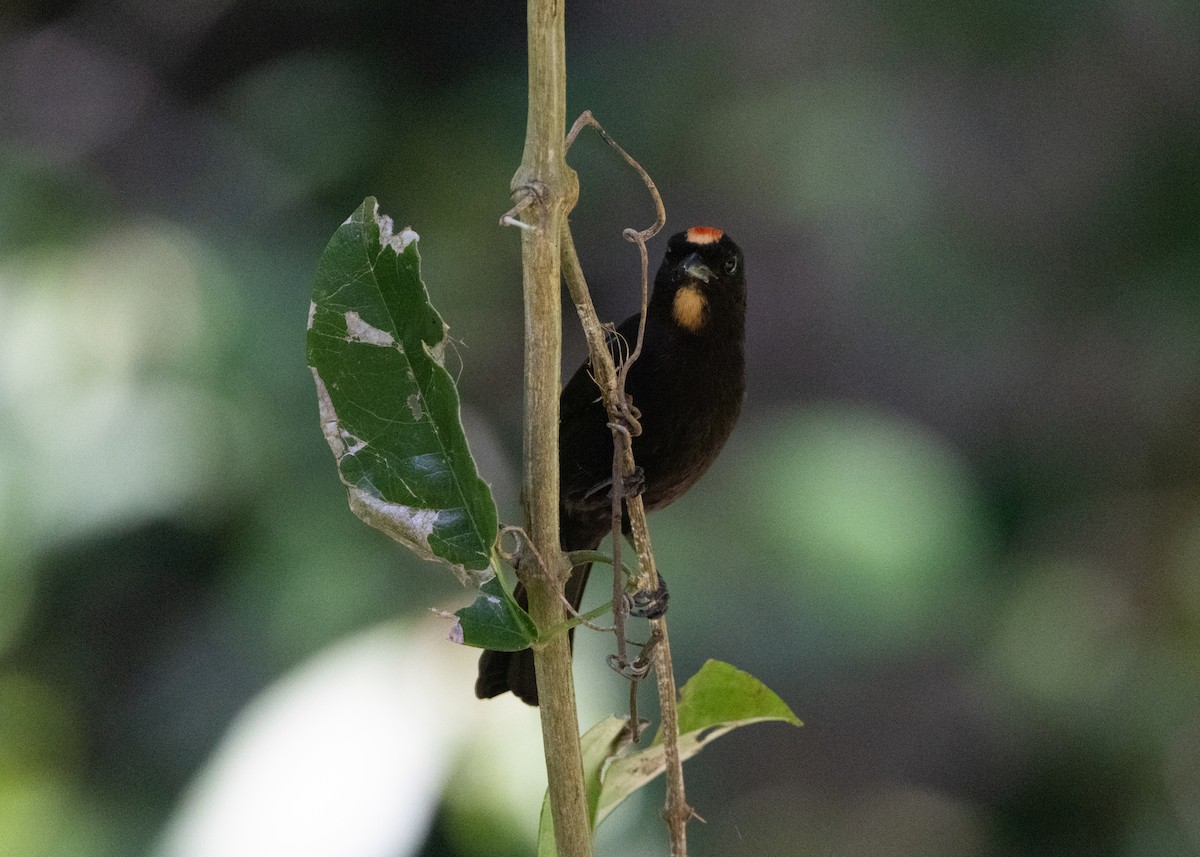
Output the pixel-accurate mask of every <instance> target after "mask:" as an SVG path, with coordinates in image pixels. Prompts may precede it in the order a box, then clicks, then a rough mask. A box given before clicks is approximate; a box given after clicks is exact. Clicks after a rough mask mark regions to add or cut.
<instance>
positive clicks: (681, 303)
mask: <svg viewBox="0 0 1200 857" xmlns="http://www.w3.org/2000/svg"><path fill="white" fill-rule="evenodd" d="M707 310H708V299H707V298H705V297H704V294H703V293H702V292H701V291H700V289H698V288H697V287H696V286H691V285H688V286H681V287H680V288H679V291H677V292H676V293H675V303H674V305H673V306H672V307H671V313H672V315H674V316H675V321H676V323H678V324H679V326H680V327H682V328H683V329H684V330H689V331H691V332H692V333H697V332H699V330H700V328H702V327H704V314H705V312H706V311H707Z"/></svg>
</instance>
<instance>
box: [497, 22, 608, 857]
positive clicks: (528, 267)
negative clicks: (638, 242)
mask: <svg viewBox="0 0 1200 857" xmlns="http://www.w3.org/2000/svg"><path fill="white" fill-rule="evenodd" d="M526 14H527V27H528V32H529V114H528V121H527V125H526V131H525V152H524V155H523V157H522V159H521V165H520V167H519V168H518V169H517V172H516V175H515V176H513V181H512V190H513V194H514V196H515V197H516V198H517V200H518V208H523V211H521V214H522V217H523V219H524V221H525V222H526V223H528V224H529V225H530V226H532V227H533V228H532V229H522V230H521V260H522V265H523V277H522V280H523V284H524V295H525V399H524V402H525V412H524V427H525V433H524V467H523V472H522V497H523V498H524V503H525V512H526V517H527V519H528V526H527V528H526V531H527V532H528V533H529V536H530V539H531V540H532V542H533V545H534V547H535V548H536V551H537V553H538V554H540V556H541V557H542V559H543V561H544V563H545V566H544V567H542V566H539V564H538V563H537V562H529V563H526V568H523V569H522V582H523V583H524V584H525V589H526V591H527V592H528V595H529V614H530V616H531V617H532V618H533V621H534V622H535V623H536V625H537V627H538V628H539V629H541V630H544V629H547V628H552V627H554V626H555V625H557V624H559V623H561V622H562V621H563V620H564V619H565V611H564V608H563V598H562V594H563V585H564V583H565V582H566V578H567V576H568V575H569V574H570V570H571V567H570V564H569V563H568V562H567V561H566V560H565V558H564V557H563V555H562V551H561V550H560V547H559V534H558V395H559V386H560V381H561V378H560V374H561V363H562V311H561V303H560V295H561V271H560V267H559V232H560V228H561V224H562V223H563V222H564V221H565V219H566V213H567V212H568V211H570V209H571V208H572V207H573V206H574V204H575V200H576V198H577V196H578V187H579V185H578V180H577V179H576V177H575V173H574V171H573V170H571V169H570V168H569V167H568V166H567V165H566V161H565V159H564V157H563V153H564V147H563V129H564V127H565V125H566V59H565V39H564V27H563V2H562V0H528V5H527V13H526ZM531 200H532V201H531ZM534 665H535V670H536V673H537V683H538V695H539V700H540V703H541V704H540V711H541V718H542V744H543V747H544V750H545V755H546V775H547V779H548V782H549V791H550V809H551V814H552V817H553V820H554V839H555V845H556V847H557V850H558V855H559V857H591V854H592V837H591V827H590V824H589V821H588V810H587V796H586V792H585V791H584V781H583V759H582V756H581V754H580V750H579V717H578V715H577V713H576V710H575V686H574V681H573V676H572V673H571V649H570V644H569V643H568V640H567V636H566V635H565V634H560V635H558V636H556V637H554V638H553V639H552V640H550V641H549V642H547V643H546V644H545V645H544V646H541V647H537V648H535V650H534Z"/></svg>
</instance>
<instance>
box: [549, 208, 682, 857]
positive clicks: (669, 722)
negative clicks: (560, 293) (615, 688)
mask: <svg viewBox="0 0 1200 857" xmlns="http://www.w3.org/2000/svg"><path fill="white" fill-rule="evenodd" d="M651 187H652V185H651ZM660 217H661V208H660ZM562 232H563V235H562V256H563V275H564V278H565V279H566V282H567V290H568V291H569V292H570V294H571V300H572V301H573V302H574V304H575V310H576V312H578V314H579V320H580V322H581V324H582V325H583V331H584V335H585V336H586V338H587V343H588V357H589V359H590V361H591V364H592V375H593V376H594V377H595V379H596V385H597V386H598V387H599V388H600V394H601V397H602V398H603V400H604V405H605V407H606V408H607V409H608V413H609V419H610V420H613V421H614V422H617V421H619V420H620V418H621V417H620V413H621V407H622V403H621V402H620V395H621V394H620V389H619V385H618V383H617V370H616V366H615V365H614V363H613V359H612V355H611V354H610V353H609V350H608V344H607V341H606V338H605V332H604V327H603V325H601V324H600V319H599V318H598V317H597V315H596V309H595V307H594V306H593V305H592V298H591V294H590V293H589V291H588V287H587V281H586V280H585V279H584V276H583V268H582V267H581V266H580V264H579V255H578V254H577V253H576V251H575V242H574V240H573V239H572V237H571V230H570V227H569V226H567V225H566V223H565V222H564V224H563V227H562ZM645 311H646V308H645V305H644V299H643V307H642V312H643V313H645ZM635 404H636V403H635ZM622 437H623V436H622V435H621V433H620V432H614V433H613V443H614V444H616V448H617V453H618V457H619V459H620V465H621V470H622V471H623V475H624V476H626V477H628V476H629V475H631V474H632V473H633V472H634V460H633V449H632V447H631V445H630V443H629V440H628V437H624V442H622V441H621V440H620V438H622ZM625 507H626V511H627V512H628V514H629V530H630V535H631V537H632V539H633V546H634V548H635V549H636V550H637V554H638V564H639V566H640V571H641V576H640V577H639V587H641V588H643V589H646V590H648V591H650V592H653V591H655V590H656V589H657V588H658V569H657V566H656V565H655V562H654V552H653V550H652V548H651V546H650V531H649V529H647V527H646V508H645V505H644V504H643V503H642V498H641V497H640V496H637V495H635V496H631V497H626V498H625ZM614 538H615V537H614ZM614 609H615V608H614ZM650 626H651V629H652V631H653V633H654V638H655V639H656V641H657V642H656V644H655V645H654V647H653V650H652V652H651V656H652V657H653V659H654V676H655V684H656V685H657V687H658V701H659V709H660V716H661V717H662V735H663V748H664V754H665V757H666V779H667V805H666V807H664V809H663V818H664V820H665V821H666V823H667V831H668V833H669V834H670V838H671V857H687V822H688V820H689V819H691V817H692V815H693V811H692V807H691V806H690V805H689V804H688V802H687V795H686V793H685V791H684V784H683V760H682V759H681V758H680V756H679V711H678V700H679V695H678V693H677V691H676V689H675V673H674V668H673V667H672V665H671V644H670V640H669V639H668V637H667V619H666V617H665V616H662V617H659V618H657V619H653V620H651V622H650Z"/></svg>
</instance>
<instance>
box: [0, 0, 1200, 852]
mask: <svg viewBox="0 0 1200 857" xmlns="http://www.w3.org/2000/svg"><path fill="white" fill-rule="evenodd" d="M567 32H568V62H569V72H568V78H569V91H570V104H569V111H570V112H571V114H572V115H574V114H575V113H578V112H579V111H581V110H583V109H584V108H590V109H592V110H593V111H594V112H595V113H596V115H597V116H598V117H599V118H600V119H601V121H603V122H604V123H605V124H606V126H607V128H608V129H609V130H610V131H611V132H612V133H613V134H614V135H615V136H616V137H617V138H618V139H619V140H620V141H621V142H622V143H623V144H624V145H625V146H626V147H627V148H628V149H629V150H630V151H631V152H632V153H633V154H634V155H635V156H636V157H638V158H639V159H640V160H641V161H642V163H643V164H644V165H645V166H646V167H647V169H648V170H649V171H650V173H651V174H652V175H653V177H654V179H655V180H656V182H657V184H658V187H659V188H660V189H661V190H662V193H663V196H664V198H665V200H666V204H667V211H668V217H669V223H668V230H667V233H666V234H669V233H670V232H674V231H677V230H679V229H682V228H685V227H687V226H690V225H693V224H711V225H716V226H720V227H722V228H724V229H726V230H727V231H728V232H729V233H730V234H731V235H733V236H734V238H735V239H736V240H737V241H738V242H739V243H740V244H741V245H742V247H743V248H744V249H745V252H746V257H747V260H748V266H749V267H748V275H749V281H750V318H749V337H748V357H749V366H750V368H749V375H750V385H749V397H748V401H747V406H746V410H745V413H744V416H743V418H742V422H741V424H740V425H739V427H738V430H737V431H736V432H735V434H734V437H733V439H732V440H731V442H730V444H729V446H728V447H727V449H726V452H725V453H724V454H723V456H722V458H721V460H720V461H719V462H718V463H717V465H716V466H715V467H714V469H713V470H712V471H711V472H710V474H709V475H708V476H707V477H706V479H705V480H704V481H703V482H702V483H701V484H700V485H699V486H698V487H697V488H696V489H695V490H694V491H693V492H692V493H691V494H690V495H689V496H688V497H687V498H686V499H685V500H683V501H681V502H679V503H678V504H676V505H675V506H674V507H672V508H671V509H670V510H669V511H666V512H663V513H660V514H659V515H657V516H656V517H655V518H654V519H653V520H652V531H653V533H654V536H655V540H656V546H657V548H658V552H659V559H660V563H661V566H662V567H663V569H664V571H665V573H666V575H667V577H668V578H669V579H670V581H671V589H672V596H673V598H672V605H673V607H672V620H673V621H672V636H673V638H674V653H675V660H676V664H677V668H678V670H679V673H680V676H681V678H682V677H686V676H688V675H690V674H692V673H693V672H694V671H695V670H696V669H697V668H698V667H699V665H700V664H701V663H702V662H703V661H704V660H705V659H706V658H709V657H716V658H720V659H722V660H726V661H729V662H731V663H733V664H735V665H737V666H739V667H742V668H743V669H746V670H749V671H750V672H752V673H754V674H755V675H757V676H758V677H760V678H761V679H763V680H764V681H765V682H766V683H767V684H768V685H770V686H771V687H772V688H773V689H775V690H776V691H777V692H779V694H780V695H781V696H782V697H783V698H784V699H785V700H787V702H788V703H789V704H790V705H791V706H792V708H793V709H794V710H795V711H796V713H797V714H798V715H799V716H800V717H801V718H802V719H803V720H804V721H805V723H806V726H805V728H804V729H803V730H800V731H796V730H793V729H789V728H785V727H783V726H778V725H774V726H762V727H756V728H754V729H749V730H744V731H741V732H736V733H734V734H733V735H731V736H729V737H728V738H726V739H723V740H722V741H721V742H718V743H717V744H716V745H714V746H713V747H712V748H711V749H710V750H708V751H707V752H706V753H705V754H704V755H702V756H700V757H699V758H698V759H696V760H695V761H693V762H691V763H689V779H688V789H689V798H690V799H691V801H692V802H693V803H694V804H695V805H696V806H697V808H698V810H699V812H700V813H701V815H703V816H704V817H705V818H706V819H707V824H704V825H700V824H697V825H693V826H692V828H691V843H692V849H693V854H695V855H696V857H705V855H717V854H720V855H735V857H736V855H810V854H811V855H862V854H873V855H901V857H903V855H923V857H930V855H932V857H937V855H947V857H949V855H956V857H958V855H968V857H969V855H1013V857H1016V855H1039V856H1040V855H1055V857H1063V856H1064V855H1067V857H1070V855H1081V857H1082V855H1088V857H1097V855H1100V856H1101V857H1103V855H1113V857H1161V855H1187V854H1200V714H1198V713H1197V712H1198V710H1200V52H1198V51H1197V50H1196V45H1197V44H1198V43H1200V5H1197V4H1195V3H1192V2H1179V0H1150V2H1131V1H1130V0H1110V1H1109V2H1091V3H1085V2H1074V0H1054V2H1045V3H1033V2H1027V0H999V2H989V3H980V2H944V0H930V2H915V0H907V2H905V0H900V1H899V2H897V1H896V0H893V2H882V3H863V2H850V3H837V2H832V0H814V2H802V3H793V2H787V0H750V2H747V3H743V4H740V5H738V6H737V7H736V8H734V7H733V6H732V5H731V4H723V3H715V2H699V3H697V2H688V3H678V2H672V3H656V2H605V3H601V2H594V0H593V2H584V1H583V0H571V2H568V3H567ZM524 61H525V57H524V10H523V6H521V5H520V4H518V3H515V2H506V3H491V4H482V3H480V4H475V3H467V4H453V3H435V2H427V3H415V4H395V5H394V7H392V8H388V7H387V5H386V4H385V5H384V6H383V7H381V6H380V5H379V4H375V3H364V2H359V0H345V2H342V3H338V4H332V3H324V2H314V0H290V2H282V0H260V2H240V3H239V2H234V0H163V2H151V0H120V2H95V0H93V2H79V3H61V2H26V0H9V2H7V3H5V4H4V5H3V7H2V8H0V319H3V324H4V328H5V332H4V335H3V336H2V337H0V416H2V418H0V854H3V855H9V854H11V855H20V857H42V855H66V854H70V855H78V856H79V857H116V855H121V857H124V855H130V854H154V855H164V857H236V855H241V854H246V855H251V854H253V855H260V856H261V855H276V854H279V855H283V854H287V855H313V857H319V855H325V854H328V855H338V857H406V856H407V855H426V857H433V855H455V857H473V855H501V857H504V856H505V855H510V854H511V855H518V854H522V855H523V854H529V853H531V849H532V845H531V842H532V836H533V826H534V824H535V823H536V812H537V806H538V803H539V801H540V798H541V792H540V789H541V786H540V785H539V779H538V778H539V777H540V776H542V777H544V775H543V774H541V773H540V767H541V761H540V758H539V752H540V742H539V738H538V734H537V720H536V714H535V713H534V712H533V711H532V710H530V709H526V708H525V707H524V706H521V705H520V704H519V703H516V702H512V701H511V700H503V701H499V700H498V701H495V702H489V703H481V702H477V701H475V699H474V698H473V696H472V692H471V684H472V680H473V670H474V662H475V657H474V653H472V652H471V651H468V650H464V649H461V648H457V647H454V646H452V645H451V644H449V643H447V642H445V641H444V634H445V632H446V631H447V630H448V627H447V623H446V622H444V621H443V620H441V619H438V618H436V617H434V616H432V615H431V614H430V612H429V608H431V607H436V608H439V609H454V608H456V607H457V606H461V605H462V604H465V603H467V601H468V600H469V599H470V593H468V592H466V591H464V590H463V589H461V588H460V587H459V586H458V584H457V583H456V582H455V581H454V580H453V578H452V577H451V576H450V575H448V574H446V573H445V572H444V571H443V570H442V569H439V568H437V567H434V566H432V565H426V564H423V563H421V562H419V561H418V560H416V559H414V558H413V557H411V556H410V555H408V554H407V553H406V552H405V551H404V550H403V549H401V548H400V547H399V546H397V545H395V544H393V543H391V542H389V541H388V540H387V539H386V538H384V537H383V536H381V535H379V534H378V533H376V532H374V531H372V530H370V529H368V528H366V527H365V526H363V525H361V524H360V523H359V522H358V521H357V520H356V519H355V518H354V517H353V516H352V515H351V514H350V512H349V511H348V510H347V508H346V502H345V495H344V492H343V490H342V488H341V486H340V485H339V484H338V481H337V479H336V475H335V469H334V465H333V460H332V457H331V455H330V453H329V450H328V448H327V447H326V446H325V443H324V441H323V439H322V437H321V433H320V430H319V427H318V424H317V409H316V402H315V396H314V391H313V385H312V380H311V377H310V375H309V372H308V370H307V369H306V368H305V365H304V324H305V317H306V313H307V310H308V294H309V289H310V278H311V275H312V272H313V270H314V266H315V262H316V259H317V257H318V255H319V253H320V251H321V249H322V248H323V246H324V244H325V242H326V241H327V240H328V238H329V236H330V235H331V234H332V233H333V230H334V229H335V228H336V227H337V225H338V224H339V223H340V222H341V221H342V220H343V219H345V217H346V216H347V215H348V214H349V213H350V212H351V211H353V210H354V208H355V207H356V206H357V205H358V204H359V203H360V202H361V200H362V198H363V197H364V196H367V195H368V194H373V195H377V196H378V197H379V198H380V201H381V207H382V210H383V211H384V212H386V213H388V214H391V215H392V216H393V217H394V218H395V219H396V220H397V225H398V226H399V225H405V224H410V225H412V227H413V228H415V229H416V230H417V231H418V232H419V233H420V234H421V236H422V242H421V252H422V254H423V259H424V272H425V278H426V281H427V283H428V284H429V288H430V291H431V293H432V295H433V298H434V301H435V303H436V304H437V305H438V307H439V308H440V310H441V311H442V314H443V316H444V317H445V319H446V320H447V321H448V323H449V324H450V325H451V332H452V335H453V336H455V337H456V339H457V340H458V341H459V347H458V349H457V350H458V354H459V357H460V359H461V364H462V365H461V382H460V383H461V389H462V392H463V396H464V406H465V411H466V413H465V417H466V419H467V422H468V432H469V436H470V438H471V441H472V447H473V449H474V451H475V452H476V454H477V457H478V458H479V461H480V467H481V470H482V472H483V473H484V475H485V476H486V478H488V480H489V481H490V482H491V483H492V484H493V486H494V488H495V491H496V494H497V497H498V500H499V501H500V502H501V505H502V509H503V516H504V518H505V519H506V520H508V521H513V522H515V521H516V520H517V519H518V512H517V510H516V503H515V498H516V488H515V482H514V473H515V472H516V469H517V455H518V453H519V449H520V438H519V431H520V426H519V416H520V408H519V399H520V389H521V364H520V361H521V345H520V337H521V334H522V320H521V317H520V308H521V298H520V294H519V282H520V281H519V256H518V243H519V242H518V237H517V235H515V234H514V232H513V231H512V230H505V229H502V228H500V227H498V226H497V225H496V224H497V218H498V217H499V215H500V213H502V212H503V211H504V210H505V209H506V208H507V207H508V205H509V200H508V194H507V189H508V182H509V179H510V177H511V176H512V173H513V171H514V170H515V168H516V166H517V163H518V161H519V159H520V154H521V145H522V140H523V136H524V121H525V98H524V74H525V71H524ZM571 160H572V162H573V164H574V165H575V166H576V167H577V168H578V169H579V170H580V172H581V178H582V182H583V197H582V201H581V204H580V206H579V208H578V210H577V212H576V214H575V215H574V223H575V230H576V236H577V241H578V243H579V245H580V251H581V254H582V256H583V258H584V262H585V266H586V268H587V270H588V271H589V273H590V277H591V280H592V284H593V288H594V289H595V291H596V293H597V300H598V304H599V306H600V309H601V311H602V313H603V314H605V315H606V316H608V317H611V318H615V319H620V318H622V317H624V316H625V315H626V314H628V313H629V312H630V311H632V309H633V307H634V304H635V300H636V298H635V288H636V285H635V284H636V274H637V256H636V253H635V251H634V250H633V249H632V248H631V246H630V245H627V244H625V243H624V242H623V241H622V240H621V238H620V229H621V228H622V227H624V226H629V225H640V224H644V223H647V222H649V221H650V219H651V210H650V206H649V204H648V202H647V201H646V199H645V197H644V194H643V192H642V191H641V189H640V186H639V183H638V181H637V179H636V177H635V176H633V175H632V174H630V173H629V172H628V171H627V170H626V169H624V168H623V167H622V165H621V164H620V163H619V161H618V160H617V159H616V158H615V157H614V156H613V155H612V154H611V153H610V152H609V151H607V150H606V149H605V148H604V147H603V145H602V144H601V143H599V142H598V141H597V140H596V139H595V138H594V137H592V136H585V137H584V138H583V140H582V142H580V143H579V144H578V146H577V148H576V150H574V151H573V152H572V154H571ZM664 239H665V234H664V236H663V237H661V238H659V239H658V240H657V241H656V243H655V245H654V247H653V251H654V252H660V251H661V249H662V246H663V241H664ZM567 318H568V320H570V316H569V315H568V316H567ZM568 339H569V344H568V354H567V357H566V364H567V369H568V371H569V370H570V369H571V368H572V367H573V366H574V365H576V363H577V361H578V360H579V359H580V357H581V355H582V353H583V346H582V342H581V338H580V337H579V336H578V334H577V332H576V331H575V330H574V329H573V328H572V329H570V330H569V333H568ZM597 597H599V596H598V595H597V594H596V593H593V598H597ZM607 644H608V641H607V640H605V639H598V638H596V635H582V637H581V641H580V645H579V649H578V652H577V661H578V662H579V663H580V667H579V672H580V675H581V676H582V677H583V682H584V686H583V688H582V689H581V704H582V709H583V715H582V716H583V719H584V720H585V725H590V724H591V723H592V722H595V721H596V720H598V719H600V717H602V716H604V715H606V714H608V713H610V712H614V711H620V710H621V709H622V707H623V705H624V698H625V692H624V690H623V687H622V685H621V683H620V681H619V680H618V679H616V678H615V677H614V676H613V675H612V674H610V673H608V672H607V671H606V670H605V668H604V666H603V656H604V652H605V650H606V649H605V647H606V646H607ZM643 696H644V697H647V696H649V694H648V693H644V694H643ZM660 801H661V791H652V792H651V793H650V794H648V795H646V796H645V797H644V798H643V799H641V800H640V801H635V802H633V803H632V804H631V805H629V806H627V807H625V808H623V809H622V810H621V811H620V812H619V813H618V814H617V816H616V817H614V819H613V820H612V821H610V822H609V823H608V825H606V828H608V829H605V830H603V831H602V836H601V846H600V853H601V854H614V855H615V854H621V855H633V857H640V855H651V854H662V853H664V852H665V833H664V832H663V829H662V826H661V823H660V822H659V821H658V820H657V810H658V806H659V805H660Z"/></svg>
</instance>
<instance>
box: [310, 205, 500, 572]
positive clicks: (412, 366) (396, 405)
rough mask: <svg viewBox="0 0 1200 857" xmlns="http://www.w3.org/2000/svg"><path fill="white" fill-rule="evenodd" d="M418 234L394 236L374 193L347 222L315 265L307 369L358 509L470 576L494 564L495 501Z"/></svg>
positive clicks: (379, 526)
mask: <svg viewBox="0 0 1200 857" xmlns="http://www.w3.org/2000/svg"><path fill="white" fill-rule="evenodd" d="M417 241H418V237H417V234H416V233H415V232H413V231H412V230H411V229H404V230H402V231H401V232H400V233H399V234H395V233H394V232H393V224H392V221H391V218H389V217H387V216H384V215H380V214H379V207H378V203H376V201H375V199H374V198H372V197H368V198H367V199H366V200H364V202H363V204H362V205H361V206H359V208H358V210H357V211H355V212H354V214H352V215H350V217H349V219H347V220H346V222H345V223H343V224H342V225H341V227H339V228H338V230H337V232H336V233H334V236H333V238H332V239H331V240H330V242H329V245H328V246H327V247H326V248H325V252H324V253H323V254H322V256H321V260H320V263H319V264H318V266H317V274H316V280H315V283H314V285H313V295H312V305H311V306H310V308H309V317H308V365H309V367H310V368H311V369H312V373H313V379H314V381H315V382H316V385H317V401H318V406H319V409H320V417H321V430H322V431H323V432H324V434H325V440H326V441H327V442H328V443H329V448H330V449H331V450H332V451H333V455H334V458H335V459H336V461H337V467H338V475H339V477H340V478H341V480H342V483H343V484H344V485H345V486H346V490H347V492H348V493H349V499H350V508H351V509H352V510H353V511H354V513H355V514H356V515H358V517H360V518H362V519H363V520H364V521H366V522H367V523H368V524H370V525H371V526H372V527H375V528H376V529H379V530H381V531H383V532H384V533H387V534H388V535H389V536H391V537H392V538H394V539H395V540H396V541H398V542H400V543H402V544H404V545H406V546H407V547H409V548H410V549H412V550H413V551H414V552H416V553H417V554H418V555H419V556H421V557H423V558H425V559H441V560H443V561H445V562H447V563H449V565H450V566H451V568H453V569H454V571H455V573H456V574H458V576H459V578H460V579H462V580H463V581H464V582H465V581H466V580H467V579H469V578H470V577H471V576H472V575H471V574H470V572H480V571H483V570H484V569H486V568H487V567H488V563H489V559H490V554H491V548H492V544H493V543H494V542H495V540H496V532H497V515H496V505H495V502H494V501H493V499H492V492H491V489H490V488H489V487H488V485H487V483H485V482H484V481H483V480H482V479H480V478H479V474H478V472H477V471H476V467H475V461H474V459H472V457H471V452H470V449H469V448H468V447H467V439H466V435H465V434H464V433H463V429H462V424H461V422H460V419H459V399H458V391H457V389H456V388H455V386H454V379H453V378H452V377H451V376H450V373H449V372H447V371H446V369H445V368H444V366H443V365H442V354H443V351H444V349H445V343H446V335H447V334H446V331H447V328H446V326H445V324H443V323H442V319H441V317H440V316H439V315H438V313H437V310H435V309H434V308H433V306H432V305H431V304H430V302H429V295H428V293H427V292H426V290H425V284H424V283H423V282H422V281H421V271H420V256H419V255H418V253H417ZM477 576H479V575H477Z"/></svg>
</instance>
